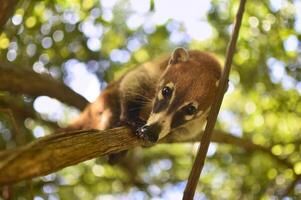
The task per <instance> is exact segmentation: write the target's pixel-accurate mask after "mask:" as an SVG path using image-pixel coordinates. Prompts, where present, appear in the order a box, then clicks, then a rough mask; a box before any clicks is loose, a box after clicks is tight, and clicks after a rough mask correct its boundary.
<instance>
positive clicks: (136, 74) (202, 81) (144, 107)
mask: <svg viewBox="0 0 301 200" xmlns="http://www.w3.org/2000/svg"><path fill="white" fill-rule="evenodd" d="M185 52H186V51H184V50H183V49H182V50H181V51H179V52H177V51H175V52H174V54H173V55H172V58H171V59H170V58H169V57H168V56H164V57H162V58H160V59H157V60H154V61H151V62H148V63H145V64H143V65H141V66H139V67H137V68H135V69H134V70H132V71H129V72H128V73H126V74H125V75H124V76H122V77H121V78H120V79H119V80H118V81H115V82H113V83H111V84H109V86H108V87H107V88H106V89H105V90H104V91H103V92H102V93H101V95H100V96H99V97H98V98H97V100H96V101H95V102H93V103H91V104H90V105H88V106H87V108H86V109H85V110H84V111H83V113H82V114H81V115H80V117H79V118H78V119H77V120H76V121H75V122H74V123H73V124H71V125H70V127H69V128H70V129H88V128H89V129H90V128H95V129H101V130H103V129H109V128H113V127H115V126H117V125H119V124H124V123H126V124H129V125H130V126H133V127H135V128H137V127H139V126H141V125H143V124H145V123H146V121H147V119H148V118H149V116H150V113H151V108H152V106H153V104H154V99H155V98H156V93H158V92H160V90H161V88H162V87H163V86H164V85H165V84H167V83H169V82H173V83H174V84H175V98H174V101H173V102H172V105H171V106H170V108H169V109H170V111H168V112H175V111H177V109H178V108H179V107H180V106H181V105H183V104H184V103H185V102H190V101H196V102H198V108H197V109H198V111H200V110H203V111H204V112H205V110H207V109H208V108H209V107H210V105H211V103H212V100H213V97H214V95H215V94H216V89H217V87H216V82H217V81H218V80H219V79H220V76H221V67H220V65H219V63H218V62H217V61H216V59H215V58H214V57H213V56H211V55H210V54H208V53H205V52H200V51H188V57H187V59H186V57H185V56H187V55H186V54H187V52H186V54H185ZM179 56H180V57H179Z"/></svg>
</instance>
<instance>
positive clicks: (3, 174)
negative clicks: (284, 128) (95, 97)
mask: <svg viewBox="0 0 301 200" xmlns="http://www.w3.org/2000/svg"><path fill="white" fill-rule="evenodd" d="M199 139H200V138H199V137H198V138H193V139H191V140H186V141H177V138H173V136H172V134H171V136H170V137H169V138H167V139H166V140H163V141H161V143H172V142H193V141H199ZM108 141H110V142H108ZM212 141H213V142H218V143H226V144H231V145H235V146H238V147H241V148H243V149H245V150H246V151H248V152H252V151H255V150H256V151H257V150H259V151H263V152H267V153H268V154H270V153H269V152H270V150H269V149H268V148H265V147H262V146H260V145H256V144H254V143H252V142H250V141H248V140H246V139H242V138H238V137H235V136H233V135H230V134H229V133H224V132H221V131H215V132H214V134H213V138H212ZM141 145H147V144H146V143H145V142H143V141H142V140H140V139H138V138H137V137H136V136H135V135H134V134H133V133H132V132H131V130H130V129H128V128H125V127H120V128H115V129H110V130H104V131H99V130H81V131H72V132H64V133H58V134H53V135H49V136H46V137H43V138H40V139H37V140H36V141H34V142H32V143H30V144H27V145H25V146H22V147H19V148H16V149H13V150H7V151H4V152H0V185H6V184H10V183H14V182H19V181H22V180H25V179H29V178H33V177H37V176H43V175H46V174H49V173H52V172H55V171H58V170H60V169H62V168H64V167H68V166H71V165H75V164H77V163H80V162H83V161H85V160H89V159H92V158H97V157H100V156H104V155H108V154H112V153H117V152H119V151H122V150H126V149H131V148H134V147H136V146H141ZM270 155H272V154H270ZM272 157H273V158H274V159H276V160H277V161H279V163H281V164H283V165H285V166H287V163H286V161H285V160H281V159H279V158H278V157H277V156H272Z"/></svg>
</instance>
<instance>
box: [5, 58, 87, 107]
mask: <svg viewBox="0 0 301 200" xmlns="http://www.w3.org/2000/svg"><path fill="white" fill-rule="evenodd" d="M0 90H4V91H8V92H11V93H15V94H28V95H31V96H40V95H47V96H50V97H53V98H56V99H58V100H60V101H62V102H64V103H67V104H69V105H72V106H75V107H77V108H79V109H81V110H83V109H84V108H85V106H86V105H87V104H88V101H87V100H86V99H85V98H84V97H82V96H81V95H79V94H77V93H75V92H74V91H73V90H71V89H70V88H69V87H67V86H66V85H64V84H63V83H60V82H58V81H56V80H54V79H52V78H51V77H49V76H46V75H41V74H37V73H35V72H33V71H29V70H25V69H21V68H18V67H14V66H11V67H6V66H4V64H3V63H0Z"/></svg>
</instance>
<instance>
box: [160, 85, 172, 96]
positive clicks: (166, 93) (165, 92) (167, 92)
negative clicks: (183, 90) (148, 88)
mask: <svg viewBox="0 0 301 200" xmlns="http://www.w3.org/2000/svg"><path fill="white" fill-rule="evenodd" d="M161 92H162V96H163V97H164V98H167V97H170V96H171V93H172V89H171V88H170V87H168V86H165V87H163V88H162V90H161Z"/></svg>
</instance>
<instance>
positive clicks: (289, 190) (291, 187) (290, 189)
mask: <svg viewBox="0 0 301 200" xmlns="http://www.w3.org/2000/svg"><path fill="white" fill-rule="evenodd" d="M300 180H301V174H299V175H297V176H295V179H294V180H293V181H292V182H291V183H290V184H289V185H288V186H287V188H286V189H285V190H284V192H283V193H282V195H281V197H280V198H281V199H283V198H284V197H286V196H288V195H289V194H291V193H292V192H293V190H294V188H295V186H296V185H297V183H298V182H299V181H300Z"/></svg>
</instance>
